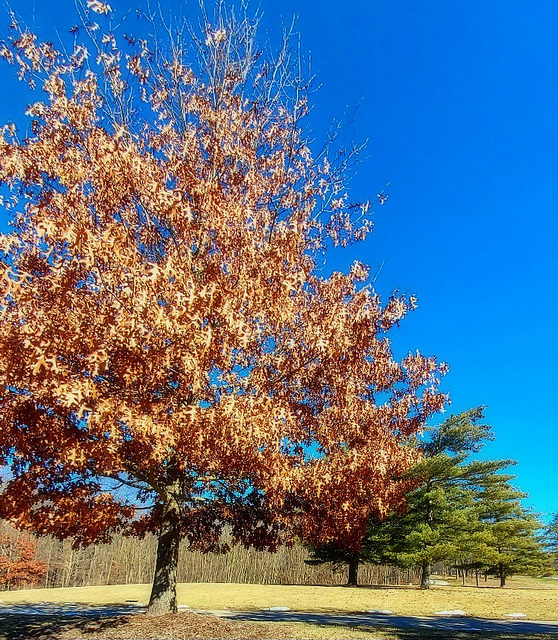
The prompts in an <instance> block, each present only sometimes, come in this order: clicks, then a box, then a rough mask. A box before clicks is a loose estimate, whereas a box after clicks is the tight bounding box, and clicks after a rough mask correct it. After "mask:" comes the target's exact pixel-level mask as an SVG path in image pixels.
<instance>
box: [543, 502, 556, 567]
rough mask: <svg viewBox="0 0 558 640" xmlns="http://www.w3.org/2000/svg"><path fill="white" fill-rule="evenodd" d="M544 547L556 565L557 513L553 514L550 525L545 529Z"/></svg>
mask: <svg viewBox="0 0 558 640" xmlns="http://www.w3.org/2000/svg"><path fill="white" fill-rule="evenodd" d="M545 534H546V547H547V549H548V550H549V551H550V553H551V554H552V556H553V557H554V562H555V563H558V513H555V514H554V516H553V518H552V520H551V522H550V524H549V525H548V527H547V528H546V529H545Z"/></svg>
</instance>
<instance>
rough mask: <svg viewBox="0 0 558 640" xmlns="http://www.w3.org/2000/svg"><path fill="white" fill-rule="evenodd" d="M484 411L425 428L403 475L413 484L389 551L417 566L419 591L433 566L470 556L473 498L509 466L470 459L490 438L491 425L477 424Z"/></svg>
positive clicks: (475, 531)
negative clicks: (416, 456) (416, 458)
mask: <svg viewBox="0 0 558 640" xmlns="http://www.w3.org/2000/svg"><path fill="white" fill-rule="evenodd" d="M483 410H484V407H476V408H474V409H470V410H469V411H464V412H462V413H460V414H458V415H451V416H450V417H449V418H448V419H447V420H446V421H445V422H443V423H442V424H441V425H438V426H434V427H429V428H427V430H426V434H425V436H426V441H425V442H424V443H423V444H422V445H421V448H422V451H423V454H424V458H423V460H422V461H421V462H420V463H418V464H417V465H415V467H414V468H413V469H412V470H411V472H409V473H408V474H407V477H408V478H409V479H410V480H414V481H415V482H416V483H417V485H418V486H416V488H415V489H414V490H413V491H411V492H410V493H409V494H408V496H407V505H408V506H407V511H406V512H405V513H404V514H403V515H402V516H401V517H399V518H398V524H399V526H398V527H397V528H395V529H394V530H395V532H396V536H395V538H394V540H393V543H392V553H393V558H394V561H395V562H397V563H398V564H402V565H415V566H417V565H418V566H419V567H420V569H421V583H420V584H421V587H422V588H424V589H428V588H429V585H430V568H431V565H432V564H433V563H434V562H438V561H440V560H446V561H452V560H454V561H455V560H456V559H458V558H463V557H464V556H465V555H467V554H469V553H470V552H471V545H472V544H475V541H477V542H478V537H479V530H480V529H481V526H480V522H479V520H478V511H477V505H476V500H475V497H476V495H477V492H478V491H479V486H482V483H483V481H484V480H485V479H486V478H488V477H492V476H494V475H498V472H499V471H501V470H502V469H504V468H505V467H507V466H508V465H510V464H513V461H511V460H486V461H477V460H474V461H471V460H470V456H471V455H472V454H473V453H478V452H479V451H480V450H481V448H482V447H483V445H484V443H485V441H486V440H491V439H492V438H493V435H492V430H491V427H490V426H488V425H486V424H482V423H481V420H482V418H483ZM487 482H488V481H487Z"/></svg>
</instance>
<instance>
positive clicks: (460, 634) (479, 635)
mask: <svg viewBox="0 0 558 640" xmlns="http://www.w3.org/2000/svg"><path fill="white" fill-rule="evenodd" d="M378 631H380V629H378ZM381 631H382V632H384V633H386V632H388V631H389V637H390V638H393V640H395V639H397V640H427V639H429V640H523V639H524V638H525V639H527V638H528V639H529V640H556V639H557V638H558V634H555V633H535V634H526V633H523V632H521V633H507V632H506V633H499V632H498V631H489V632H485V631H449V630H448V631H446V630H439V629H436V630H434V629H395V628H390V629H387V628H386V627H383V628H382V629H381ZM392 634H393V635H392ZM363 637H365V636H363Z"/></svg>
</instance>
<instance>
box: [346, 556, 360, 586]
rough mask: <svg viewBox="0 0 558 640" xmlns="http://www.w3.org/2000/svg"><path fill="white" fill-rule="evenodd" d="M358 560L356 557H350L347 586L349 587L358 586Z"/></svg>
mask: <svg viewBox="0 0 558 640" xmlns="http://www.w3.org/2000/svg"><path fill="white" fill-rule="evenodd" d="M359 563H360V558H359V557H358V555H354V556H351V557H350V558H349V579H348V581H347V585H349V586H350V587H356V586H357V585H358V565H359Z"/></svg>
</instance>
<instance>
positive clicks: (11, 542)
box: [0, 533, 46, 589]
mask: <svg viewBox="0 0 558 640" xmlns="http://www.w3.org/2000/svg"><path fill="white" fill-rule="evenodd" d="M45 572H46V565H45V563H44V562H43V561H42V560H40V559H39V558H38V556H37V545H36V543H35V542H34V541H33V540H31V539H27V538H24V537H23V536H22V535H19V536H10V535H8V534H6V533H0V585H1V586H2V587H3V588H4V589H13V588H14V587H31V586H33V585H35V584H36V583H37V582H38V581H39V580H40V579H41V578H42V577H43V576H44V574H45Z"/></svg>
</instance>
